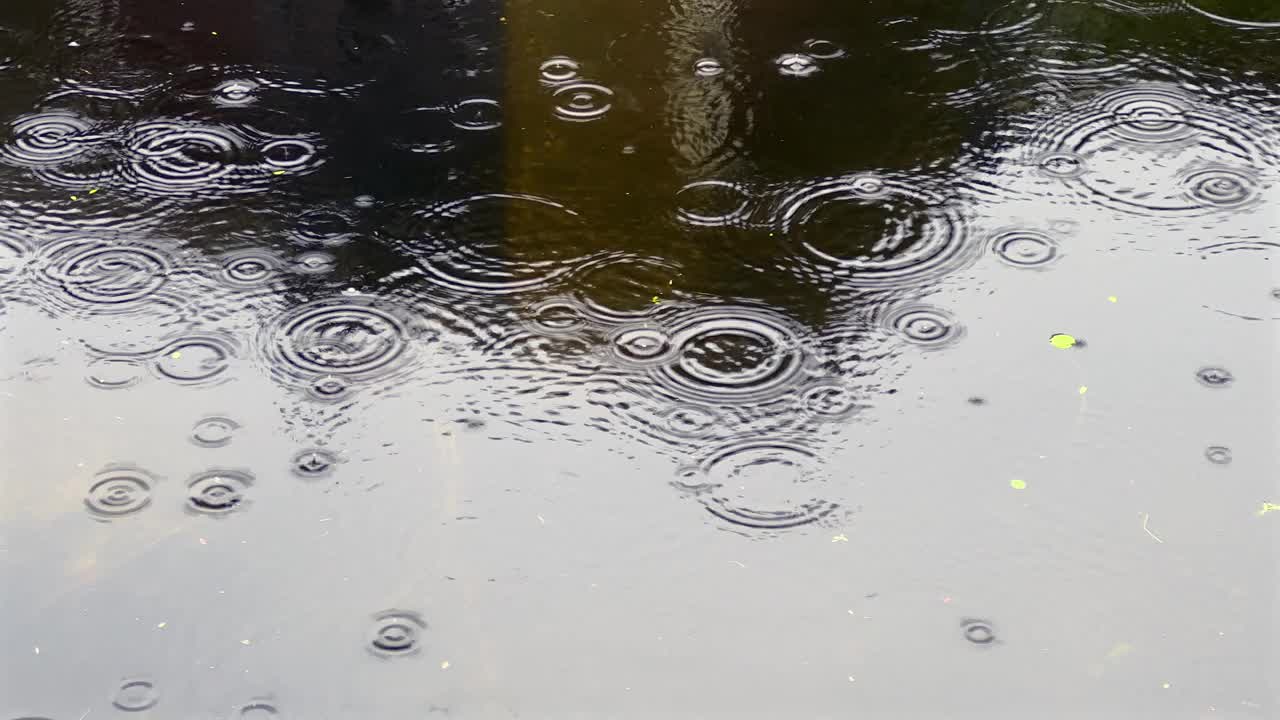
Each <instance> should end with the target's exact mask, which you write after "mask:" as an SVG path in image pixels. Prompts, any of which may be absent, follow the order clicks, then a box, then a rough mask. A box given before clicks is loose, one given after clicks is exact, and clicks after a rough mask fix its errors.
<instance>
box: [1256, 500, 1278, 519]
mask: <svg viewBox="0 0 1280 720" xmlns="http://www.w3.org/2000/svg"><path fill="white" fill-rule="evenodd" d="M1276 510H1280V505H1277V504H1276V503H1270V502H1264V503H1262V509H1261V510H1259V511H1258V515H1259V516H1261V515H1266V514H1267V513H1269V512H1275V511H1276Z"/></svg>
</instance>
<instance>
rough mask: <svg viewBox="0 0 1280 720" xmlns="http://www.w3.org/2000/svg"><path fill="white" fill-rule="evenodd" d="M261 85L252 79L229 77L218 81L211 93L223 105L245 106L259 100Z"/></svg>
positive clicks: (214, 100)
mask: <svg viewBox="0 0 1280 720" xmlns="http://www.w3.org/2000/svg"><path fill="white" fill-rule="evenodd" d="M260 87H261V85H260V84H259V83H258V82H256V81H254V80H251V79H247V78H244V79H229V80H223V81H222V82H220V83H218V85H217V86H216V87H214V88H213V91H212V92H211V93H210V95H211V96H212V98H213V103H214V104H215V105H219V106H222V107H245V106H247V105H252V104H253V103H255V102H257V101H258V90H259V88H260Z"/></svg>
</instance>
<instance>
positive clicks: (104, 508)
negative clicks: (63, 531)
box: [84, 465, 156, 520]
mask: <svg viewBox="0 0 1280 720" xmlns="http://www.w3.org/2000/svg"><path fill="white" fill-rule="evenodd" d="M155 484H156V477H155V476H154V475H152V474H151V473H149V472H147V471H145V470H142V469H141V468H137V467H132V466H126V465H118V466H112V467H108V468H106V469H104V470H102V471H101V472H99V473H98V474H97V475H95V476H94V478H93V480H92V482H91V483H90V485H89V492H88V493H87V494H86V495H85V498H84V505H85V507H86V508H87V509H88V510H89V513H90V514H91V515H93V516H94V517H95V518H97V519H99V520H114V519H116V518H122V517H126V516H128V515H133V514H134V513H137V512H139V511H141V510H143V509H144V508H146V507H147V506H148V505H150V504H151V489H152V488H153V487H154V486H155Z"/></svg>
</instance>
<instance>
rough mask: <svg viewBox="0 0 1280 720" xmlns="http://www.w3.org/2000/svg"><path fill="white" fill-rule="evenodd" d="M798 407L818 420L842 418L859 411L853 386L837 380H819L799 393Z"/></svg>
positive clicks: (860, 406) (860, 405)
mask: <svg viewBox="0 0 1280 720" xmlns="http://www.w3.org/2000/svg"><path fill="white" fill-rule="evenodd" d="M800 407H801V408H802V409H803V410H804V411H805V412H807V413H808V414H809V415H810V416H811V417H814V418H817V419H819V420H843V419H845V418H847V417H850V416H852V415H854V414H856V413H858V412H860V411H861V410H862V409H863V408H864V405H862V404H861V403H859V402H858V398H857V395H855V394H854V391H853V388H851V387H849V386H848V385H847V384H846V383H844V382H841V381H839V380H819V381H817V382H815V383H813V384H812V385H810V386H809V387H808V388H807V389H805V391H804V392H803V393H801V394H800Z"/></svg>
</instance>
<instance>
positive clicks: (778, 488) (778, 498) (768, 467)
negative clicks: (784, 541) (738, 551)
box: [677, 441, 839, 531]
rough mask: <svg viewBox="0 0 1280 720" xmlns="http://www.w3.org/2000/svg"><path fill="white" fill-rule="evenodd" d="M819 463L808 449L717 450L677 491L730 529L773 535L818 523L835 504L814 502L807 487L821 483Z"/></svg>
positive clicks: (752, 445) (751, 446)
mask: <svg viewBox="0 0 1280 720" xmlns="http://www.w3.org/2000/svg"><path fill="white" fill-rule="evenodd" d="M825 479H826V478H825V474H824V473H823V471H822V469H821V460H820V459H819V458H818V456H817V455H816V454H815V453H814V452H813V451H811V450H809V449H808V448H805V447H802V446H799V445H792V444H788V443H782V442H769V441H749V442H744V443H740V444H735V445H729V446H727V447H724V448H721V449H719V450H717V451H716V452H715V453H714V454H712V455H711V456H710V457H709V458H708V459H707V460H706V461H704V462H703V463H701V464H700V465H699V467H698V469H697V472H696V473H692V474H688V475H686V476H685V477H683V478H682V480H681V481H680V482H679V483H678V485H677V486H678V487H681V488H682V489H684V490H686V491H690V492H692V493H693V494H694V495H695V496H697V497H699V499H700V501H701V502H702V504H703V505H704V507H706V509H707V511H708V512H709V513H711V514H712V515H714V516H715V517H717V518H719V519H721V520H723V521H725V522H728V523H730V524H733V525H738V526H742V527H747V528H754V529H757V530H765V531H777V530H785V529H788V528H795V527H801V526H804V525H809V524H812V523H816V522H820V521H822V520H823V519H824V518H827V517H829V516H831V515H832V514H833V513H835V512H836V510H837V509H838V507H839V506H837V505H836V504H835V503H832V502H829V501H826V500H820V499H813V498H812V490H810V489H809V486H810V484H811V483H818V482H822V481H824V480H825Z"/></svg>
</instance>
